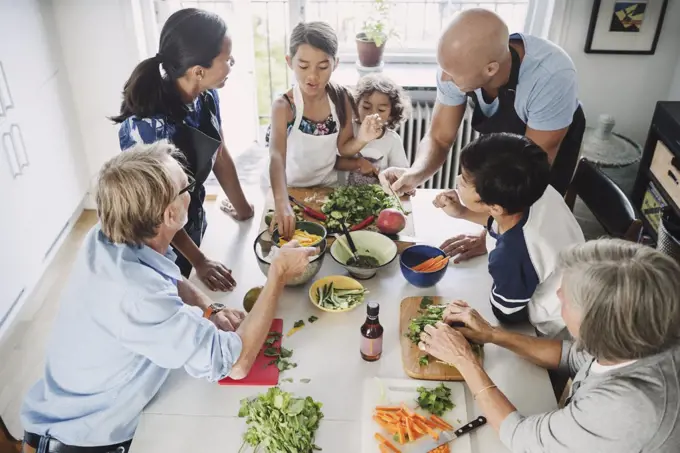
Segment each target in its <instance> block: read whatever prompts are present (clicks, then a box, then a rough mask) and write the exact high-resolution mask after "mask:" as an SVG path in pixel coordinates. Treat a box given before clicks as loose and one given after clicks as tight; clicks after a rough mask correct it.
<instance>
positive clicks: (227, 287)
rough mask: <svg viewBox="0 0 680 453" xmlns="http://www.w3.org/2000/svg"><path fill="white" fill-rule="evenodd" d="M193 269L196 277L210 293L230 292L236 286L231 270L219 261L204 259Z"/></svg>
mask: <svg viewBox="0 0 680 453" xmlns="http://www.w3.org/2000/svg"><path fill="white" fill-rule="evenodd" d="M195 268H196V275H197V276H198V278H199V279H200V280H201V281H202V282H203V284H204V285H205V286H207V287H208V289H210V291H231V290H232V289H234V286H236V281H235V280H234V277H233V276H232V275H231V270H230V269H227V268H226V267H225V266H224V264H222V263H220V262H219V261H213V260H210V259H208V258H204V259H203V260H202V261H201V262H199V263H198V264H196V266H195Z"/></svg>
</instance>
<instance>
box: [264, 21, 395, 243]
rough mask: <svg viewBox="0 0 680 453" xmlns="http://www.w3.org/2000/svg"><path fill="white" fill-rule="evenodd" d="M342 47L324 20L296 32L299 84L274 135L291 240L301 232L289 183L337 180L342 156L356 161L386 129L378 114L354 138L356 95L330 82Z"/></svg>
mask: <svg viewBox="0 0 680 453" xmlns="http://www.w3.org/2000/svg"><path fill="white" fill-rule="evenodd" d="M337 51H338V38H337V36H336V34H335V31H334V30H333V28H331V26H330V25H328V24H326V23H324V22H308V23H300V24H298V25H297V26H296V27H295V28H294V29H293V32H292V33H291V36H290V48H289V53H288V55H287V56H286V62H287V63H288V66H289V67H290V68H291V69H292V70H293V72H294V73H295V78H296V80H297V83H296V84H295V86H294V87H293V88H292V89H291V90H289V91H288V92H287V93H285V94H283V95H282V96H281V97H279V98H278V99H276V100H275V101H274V103H273V105H272V116H271V117H272V124H271V131H270V137H269V148H270V151H269V152H270V163H269V177H270V182H271V187H272V191H273V193H274V209H275V218H276V224H277V225H278V228H279V231H280V232H281V233H282V234H283V236H284V237H286V238H290V237H291V236H292V235H293V232H294V231H295V215H294V213H293V210H292V208H291V207H290V202H289V200H288V186H292V187H311V186H332V185H334V184H336V183H337V172H336V170H335V166H336V158H337V159H340V160H345V159H348V158H351V159H352V160H354V156H355V155H356V154H357V153H358V152H359V151H360V150H361V149H362V148H363V147H364V145H366V143H368V142H370V141H371V140H373V139H375V138H378V137H379V136H380V134H381V132H382V131H381V127H380V125H379V119H378V118H377V116H369V117H368V118H367V120H366V122H365V123H364V124H362V126H361V127H360V129H359V132H358V133H357V138H354V131H353V129H352V113H351V112H352V105H351V98H350V95H349V93H348V92H347V90H346V89H344V88H342V87H340V86H337V85H335V84H333V83H332V82H330V78H331V74H332V72H333V70H334V69H335V68H336V66H337V64H338V59H337V57H336V55H337ZM338 155H340V157H338ZM345 165H347V164H345Z"/></svg>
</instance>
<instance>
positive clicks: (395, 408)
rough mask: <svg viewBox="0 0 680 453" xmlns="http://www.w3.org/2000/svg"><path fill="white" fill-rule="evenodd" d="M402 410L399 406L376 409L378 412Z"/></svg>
mask: <svg viewBox="0 0 680 453" xmlns="http://www.w3.org/2000/svg"><path fill="white" fill-rule="evenodd" d="M400 409H401V407H399V406H377V407H376V408H375V410H376V411H378V412H397V411H398V410H400Z"/></svg>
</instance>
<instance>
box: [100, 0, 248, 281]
mask: <svg viewBox="0 0 680 453" xmlns="http://www.w3.org/2000/svg"><path fill="white" fill-rule="evenodd" d="M231 50H232V40H231V37H230V36H229V33H228V31H227V26H226V24H225V23H224V21H223V20H222V19H220V18H219V17H218V16H217V15H215V14H213V13H210V12H207V11H202V10H200V9H195V8H187V9H182V10H180V11H177V12H176V13H174V14H173V15H172V16H170V18H169V19H168V20H167V22H166V23H165V25H164V26H163V30H162V31H161V38H160V44H159V50H158V53H157V54H156V56H154V57H152V58H148V59H146V60H144V61H142V62H141V63H139V64H138V65H137V67H136V68H135V69H134V71H133V72H132V75H131V76H130V78H129V79H128V81H127V82H126V83H125V88H124V90H123V103H122V105H121V108H120V115H118V116H116V117H113V118H111V119H112V120H113V121H114V122H115V123H118V124H120V125H121V126H120V131H119V133H118V135H119V140H120V147H121V149H122V150H126V149H129V148H130V147H132V146H133V145H135V144H137V143H140V142H141V143H153V142H156V141H158V140H161V139H168V140H169V141H171V142H172V143H173V144H175V146H177V147H178V148H179V150H180V151H181V152H182V154H183V155H184V157H185V159H186V162H184V164H185V165H186V170H187V173H188V174H189V176H190V177H191V180H192V184H191V185H190V186H189V187H188V191H189V193H190V194H191V203H190V205H189V214H188V219H187V224H186V226H185V228H184V230H181V231H179V232H178V233H177V235H176V236H175V237H174V239H173V241H172V244H173V247H174V249H175V252H177V260H176V264H177V266H178V267H179V268H180V270H181V272H182V275H183V276H185V277H188V276H189V274H190V273H191V269H192V266H193V267H195V268H196V273H197V275H198V277H199V278H200V279H201V281H202V282H203V283H204V284H205V285H206V286H207V287H208V288H210V289H211V290H213V291H229V290H231V289H232V288H233V287H234V285H235V282H234V279H233V277H232V276H231V271H230V270H229V269H227V268H226V267H225V266H224V265H223V264H222V263H219V262H217V261H213V260H210V259H208V258H207V257H206V256H205V255H204V254H203V253H202V252H201V250H200V249H199V246H200V245H201V239H202V237H203V234H204V232H205V228H206V226H207V223H206V219H205V211H204V210H203V201H204V199H205V187H204V186H203V184H204V182H205V180H206V179H207V178H208V176H209V175H210V171H211V170H212V171H213V172H214V173H215V176H216V177H217V180H218V182H219V183H220V186H222V189H224V192H225V193H226V194H227V196H228V197H229V200H230V201H231V202H225V203H224V205H223V209H224V210H225V211H226V212H227V213H229V214H230V215H232V216H233V217H234V218H236V219H237V220H245V219H248V218H250V217H252V216H253V207H252V205H250V204H249V203H248V201H247V200H246V197H245V195H244V194H243V190H242V189H241V185H240V183H239V180H238V176H237V174H236V167H235V166H234V161H233V160H232V158H231V156H230V155H229V151H227V148H226V146H225V145H224V142H223V137H224V134H223V133H222V127H221V119H220V109H219V98H218V95H217V89H218V88H221V87H223V86H224V83H225V82H226V80H227V78H228V76H229V72H230V71H231V67H232V66H233V65H234V57H232V55H231ZM161 68H162V69H163V72H164V73H162V72H161Z"/></svg>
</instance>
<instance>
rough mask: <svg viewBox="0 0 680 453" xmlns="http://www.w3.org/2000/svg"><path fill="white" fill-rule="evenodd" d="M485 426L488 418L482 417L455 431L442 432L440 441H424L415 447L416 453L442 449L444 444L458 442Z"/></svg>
mask: <svg viewBox="0 0 680 453" xmlns="http://www.w3.org/2000/svg"><path fill="white" fill-rule="evenodd" d="M485 424H486V417H483V416H481V415H480V416H479V417H477V418H475V419H474V420H471V421H469V422H468V423H466V424H465V425H463V426H461V427H460V428H458V429H457V430H455V431H442V432H441V433H440V434H439V440H434V439H427V440H426V441H423V442H421V443H419V444H418V445H414V446H415V447H417V448H415V449H414V453H428V452H429V451H432V450H434V449H435V448H437V447H440V446H442V445H444V444H448V443H449V442H451V441H453V440H456V439H457V438H459V437H460V436H463V435H465V434H468V433H470V432H471V431H474V430H475V429H477V428H479V427H480V426H484V425H485Z"/></svg>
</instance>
